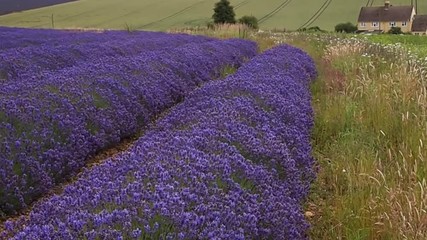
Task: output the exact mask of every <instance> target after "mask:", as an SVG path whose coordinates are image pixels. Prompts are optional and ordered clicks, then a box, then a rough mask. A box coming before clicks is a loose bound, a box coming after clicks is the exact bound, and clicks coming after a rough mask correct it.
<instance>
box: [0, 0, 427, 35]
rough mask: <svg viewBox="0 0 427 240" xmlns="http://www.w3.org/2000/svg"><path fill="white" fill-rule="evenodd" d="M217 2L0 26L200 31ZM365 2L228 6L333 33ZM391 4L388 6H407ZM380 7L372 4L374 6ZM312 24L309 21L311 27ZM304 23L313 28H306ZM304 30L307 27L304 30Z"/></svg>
mask: <svg viewBox="0 0 427 240" xmlns="http://www.w3.org/2000/svg"><path fill="white" fill-rule="evenodd" d="M215 2H217V0H175V1H170V0H146V1H140V0H128V1H126V2H122V1H118V0H85V1H77V2H71V3H66V4H60V5H55V6H50V7H45V8H39V9H35V10H29V11H24V12H19V13H13V14H8V15H4V16H0V25H2V26H18V27H36V28H48V27H51V26H52V21H51V20H52V19H51V16H52V14H53V17H54V25H55V27H56V28H109V29H124V28H125V27H126V26H130V27H131V28H133V29H148V30H166V29H170V28H175V27H185V26H196V25H204V24H205V23H206V22H208V21H209V20H210V18H211V16H212V8H213V6H214V4H215ZM367 2H371V1H367V0H355V1H347V0H336V1H331V0H318V1H312V0H298V1H295V0H265V1H257V0H231V3H232V5H233V6H235V11H236V15H237V17H241V16H243V15H254V16H256V17H257V18H258V19H259V20H260V22H261V24H260V26H261V28H264V29H272V28H277V29H283V28H286V29H297V28H299V27H302V26H305V27H309V26H319V27H321V28H324V29H328V30H331V29H333V27H334V26H335V25H336V24H337V23H339V22H346V21H350V22H355V21H356V20H357V17H358V13H359V10H360V7H362V6H366V4H367ZM410 3H411V1H410V0H394V1H392V4H394V5H403V4H410ZM381 4H383V1H382V0H373V5H381ZM418 10H419V13H427V2H425V1H423V2H422V1H419V7H418ZM310 20H312V21H310ZM306 23H308V24H309V23H311V25H308V24H306ZM305 24H306V25H305Z"/></svg>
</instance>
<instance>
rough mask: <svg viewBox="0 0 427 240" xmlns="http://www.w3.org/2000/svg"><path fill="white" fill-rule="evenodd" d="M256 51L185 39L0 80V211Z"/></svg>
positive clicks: (248, 45)
mask: <svg viewBox="0 0 427 240" xmlns="http://www.w3.org/2000/svg"><path fill="white" fill-rule="evenodd" d="M167 38H168V39H169V40H171V41H173V39H171V38H170V37H167ZM196 39H197V37H196ZM160 42H161V45H162V44H164V42H162V41H160ZM196 42H197V40H196ZM256 50H257V48H256V44H255V43H253V42H249V41H244V40H227V41H219V40H217V41H208V42H206V43H192V44H187V45H184V46H181V47H177V48H175V49H173V50H170V49H168V50H159V51H145V52H142V53H141V54H137V55H127V56H121V57H120V56H106V57H103V58H101V59H99V61H93V62H90V63H83V64H77V65H76V66H75V67H71V68H64V69H60V70H58V71H52V72H49V71H47V72H44V73H43V77H41V78H36V79H26V80H19V81H13V82H9V83H8V84H3V85H2V88H0V142H1V143H2V144H1V149H0V213H1V212H3V214H11V213H15V212H16V210H19V209H22V208H25V207H26V206H27V205H28V204H29V203H31V202H32V201H34V200H35V199H37V198H38V197H39V196H40V195H42V194H43V193H46V192H47V191H49V189H51V188H52V187H53V186H55V185H56V184H58V183H60V182H62V181H64V179H66V178H67V177H68V176H70V175H72V174H74V173H76V172H77V171H78V170H79V169H80V168H81V167H82V166H84V165H85V162H86V159H87V158H88V157H89V156H90V155H92V154H94V153H96V152H97V151H99V150H101V149H104V148H106V147H108V146H110V145H113V144H115V143H117V142H119V141H120V140H121V139H122V138H126V137H128V136H131V135H134V134H135V133H137V131H140V130H141V129H142V128H144V127H145V126H146V125H147V124H148V123H149V122H151V121H152V119H153V118H154V117H156V116H157V115H158V114H160V113H162V112H163V111H164V110H166V109H167V108H170V107H171V106H173V105H174V104H176V103H178V102H180V101H182V100H183V99H184V98H185V96H186V95H187V94H188V93H189V92H191V91H192V90H194V89H195V88H196V87H198V86H200V85H201V84H202V83H203V82H206V81H208V80H211V79H215V78H218V77H219V76H220V74H221V68H223V67H225V66H235V67H238V66H239V65H240V64H241V63H243V61H244V60H245V59H246V58H251V57H252V56H254V55H255V54H256ZM0 215H1V214H0Z"/></svg>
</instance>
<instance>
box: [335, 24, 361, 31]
mask: <svg viewBox="0 0 427 240" xmlns="http://www.w3.org/2000/svg"><path fill="white" fill-rule="evenodd" d="M356 31H357V27H356V25H354V24H353V23H351V22H347V23H339V24H337V25H336V26H335V32H345V33H354V32H356Z"/></svg>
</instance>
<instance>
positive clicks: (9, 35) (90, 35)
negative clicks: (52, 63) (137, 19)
mask: <svg viewBox="0 0 427 240" xmlns="http://www.w3.org/2000/svg"><path fill="white" fill-rule="evenodd" d="M165 36H168V34H166V33H161V32H142V31H136V32H132V33H129V32H126V31H104V30H102V31H79V30H61V31H58V30H50V29H26V28H8V27H0V39H1V41H0V50H7V49H12V48H22V47H28V46H34V47H37V46H51V47H54V46H65V45H82V44H88V43H100V42H108V41H122V40H126V39H141V40H144V39H150V38H158V37H165Z"/></svg>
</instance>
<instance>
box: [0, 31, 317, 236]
mask: <svg viewBox="0 0 427 240" xmlns="http://www.w3.org/2000/svg"><path fill="white" fill-rule="evenodd" d="M0 35H2V39H3V37H4V39H5V40H4V41H3V40H2V42H0V142H1V146H0V147H1V148H0V215H1V216H0V217H1V219H3V220H4V223H3V224H2V227H0V238H11V239H306V238H307V237H308V235H307V230H308V224H307V222H306V220H305V218H304V214H303V210H302V203H303V202H304V201H305V199H306V197H307V195H308V191H309V187H310V184H311V182H312V181H313V180H314V177H315V168H314V160H313V158H312V156H311V146H310V132H311V128H312V126H313V112H312V108H311V95H310V91H309V85H310V82H311V81H312V80H313V79H314V78H315V77H316V74H317V73H316V69H315V66H314V62H313V60H312V59H311V58H310V57H309V56H308V55H307V54H306V53H304V52H303V51H302V50H299V49H297V48H294V47H291V46H288V45H282V46H278V47H275V48H273V49H271V50H268V51H266V52H264V53H259V54H258V52H257V51H258V47H257V45H256V43H255V42H252V41H248V40H238V39H231V40H217V39H213V38H208V37H202V36H190V35H182V34H165V33H152V32H135V33H128V32H120V31H107V32H102V33H101V32H71V31H64V32H61V31H53V30H24V29H11V28H2V29H1V31H0ZM34 36H38V37H34ZM14 39H15V40H14ZM16 39H19V41H16ZM226 69H236V72H235V73H233V74H229V75H228V76H227V77H225V78H224V72H225V70H226ZM131 136H133V137H135V136H138V140H137V141H136V142H135V143H134V144H133V146H132V147H131V148H130V149H128V150H126V151H123V152H121V153H120V154H119V155H118V156H116V157H112V158H108V159H105V161H102V162H101V163H99V164H97V165H95V166H93V167H91V168H88V167H87V163H88V159H90V157H91V156H93V155H95V154H97V153H98V152H99V151H101V150H103V149H106V148H109V147H111V146H114V145H116V144H117V143H119V142H120V141H121V140H122V139H124V138H127V137H131ZM77 174H78V175H77ZM71 177H75V179H77V180H76V181H73V182H72V183H69V184H68V185H67V186H66V187H65V188H64V190H63V191H62V192H60V193H56V194H49V193H50V192H51V191H52V189H53V188H54V187H55V186H58V185H59V184H62V183H63V182H64V181H67V180H68V179H70V178H71ZM35 201H36V204H35V205H34V206H32V207H31V208H29V207H30V206H31V205H32V204H33V203H34V202H35ZM27 210H28V211H29V213H28V214H23V215H21V216H19V214H20V213H21V212H22V211H27ZM11 216H13V218H11Z"/></svg>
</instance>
